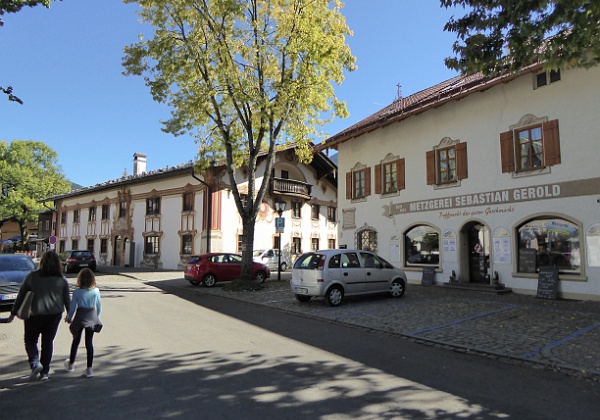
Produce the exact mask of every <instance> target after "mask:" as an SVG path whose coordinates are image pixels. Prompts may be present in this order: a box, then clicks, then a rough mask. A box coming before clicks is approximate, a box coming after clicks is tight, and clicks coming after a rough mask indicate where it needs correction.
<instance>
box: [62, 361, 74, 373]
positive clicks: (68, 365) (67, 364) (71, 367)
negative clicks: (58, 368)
mask: <svg viewBox="0 0 600 420" xmlns="http://www.w3.org/2000/svg"><path fill="white" fill-rule="evenodd" d="M64 365H65V369H67V372H73V371H74V370H75V363H70V361H69V359H67V360H65V363H64Z"/></svg>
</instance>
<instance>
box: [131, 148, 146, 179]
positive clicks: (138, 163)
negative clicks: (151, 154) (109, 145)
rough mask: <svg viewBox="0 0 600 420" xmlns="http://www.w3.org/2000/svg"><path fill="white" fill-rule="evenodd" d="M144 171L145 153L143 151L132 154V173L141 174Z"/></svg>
mask: <svg viewBox="0 0 600 420" xmlns="http://www.w3.org/2000/svg"><path fill="white" fill-rule="evenodd" d="M144 172H146V155H145V154H143V153H134V154H133V174H134V175H141V174H143V173H144Z"/></svg>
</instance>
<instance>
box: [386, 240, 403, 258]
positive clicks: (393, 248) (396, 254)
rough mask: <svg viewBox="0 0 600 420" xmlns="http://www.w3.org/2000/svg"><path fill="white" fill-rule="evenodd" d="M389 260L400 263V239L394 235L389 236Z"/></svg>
mask: <svg viewBox="0 0 600 420" xmlns="http://www.w3.org/2000/svg"><path fill="white" fill-rule="evenodd" d="M389 256H390V262H391V263H400V262H401V259H400V239H399V238H398V237H397V236H396V235H394V236H392V237H391V238H390V253H389Z"/></svg>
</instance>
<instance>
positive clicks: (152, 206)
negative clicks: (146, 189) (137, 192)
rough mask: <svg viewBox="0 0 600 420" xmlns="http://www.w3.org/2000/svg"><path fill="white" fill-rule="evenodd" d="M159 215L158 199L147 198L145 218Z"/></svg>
mask: <svg viewBox="0 0 600 420" xmlns="http://www.w3.org/2000/svg"><path fill="white" fill-rule="evenodd" d="M157 214H160V197H154V198H149V199H147V200H146V216H154V215H157Z"/></svg>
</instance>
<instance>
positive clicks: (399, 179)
mask: <svg viewBox="0 0 600 420" xmlns="http://www.w3.org/2000/svg"><path fill="white" fill-rule="evenodd" d="M404 166H405V164H404V158H402V159H398V160H397V161H396V183H397V186H396V188H398V191H400V190H403V189H405V188H406V184H405V180H406V178H405V176H404V171H405V169H404Z"/></svg>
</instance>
